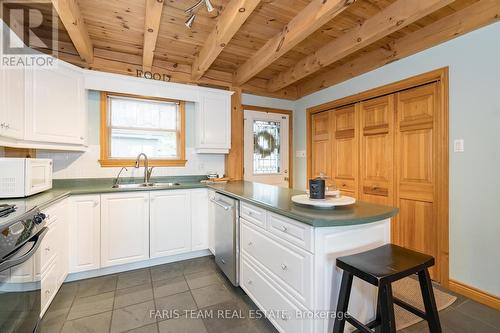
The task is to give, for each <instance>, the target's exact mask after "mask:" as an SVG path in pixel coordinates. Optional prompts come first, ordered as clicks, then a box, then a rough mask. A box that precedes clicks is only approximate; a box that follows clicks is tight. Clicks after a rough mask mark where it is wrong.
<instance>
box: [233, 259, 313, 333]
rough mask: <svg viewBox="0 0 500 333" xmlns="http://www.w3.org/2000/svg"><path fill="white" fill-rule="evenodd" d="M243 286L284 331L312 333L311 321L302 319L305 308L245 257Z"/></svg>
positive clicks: (272, 320) (242, 269)
mask: <svg viewBox="0 0 500 333" xmlns="http://www.w3.org/2000/svg"><path fill="white" fill-rule="evenodd" d="M241 286H242V288H243V289H244V290H245V292H246V293H247V294H248V296H250V298H251V299H252V300H253V301H254V302H255V304H257V306H258V307H259V308H260V309H261V310H263V311H266V313H268V319H269V321H271V323H272V324H273V325H274V326H275V327H276V328H277V329H278V331H280V332H282V333H285V332H286V333H310V332H312V327H311V321H310V320H305V319H300V318H298V316H297V313H299V312H302V311H303V310H302V309H300V308H299V307H298V306H296V305H295V304H294V303H292V301H290V300H289V299H288V298H287V297H285V296H284V295H283V294H282V293H281V292H280V291H279V290H278V289H277V288H276V287H275V286H274V285H273V284H272V283H271V282H270V281H269V278H267V277H266V276H265V275H264V274H263V273H262V271H260V270H259V269H258V268H256V267H255V266H254V265H252V264H251V263H250V262H249V261H248V260H246V259H245V257H243V258H242V261H241Z"/></svg>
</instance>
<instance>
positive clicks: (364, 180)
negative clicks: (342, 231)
mask: <svg viewBox="0 0 500 333" xmlns="http://www.w3.org/2000/svg"><path fill="white" fill-rule="evenodd" d="M359 109H360V118H361V126H360V130H361V135H360V141H361V142H360V175H359V199H360V200H363V201H368V202H373V203H378V204H381V205H387V206H392V205H394V182H393V178H394V176H393V175H394V167H393V166H394V144H393V141H394V95H387V96H382V97H378V98H374V99H371V100H368V101H364V102H361V103H360V108H359Z"/></svg>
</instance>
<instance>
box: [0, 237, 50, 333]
mask: <svg viewBox="0 0 500 333" xmlns="http://www.w3.org/2000/svg"><path fill="white" fill-rule="evenodd" d="M46 232H47V228H42V230H41V231H40V232H39V233H38V234H36V235H35V236H33V237H32V238H31V239H30V240H29V241H28V242H26V243H25V244H24V245H23V246H22V247H21V248H19V249H18V250H17V251H16V252H15V253H13V254H11V255H9V256H7V257H6V258H3V259H1V260H0V332H2V333H3V332H5V333H32V332H34V331H35V330H36V327H37V326H38V322H39V320H40V307H41V290H40V289H41V286H40V267H37V266H39V262H40V261H39V260H37V258H36V253H37V250H38V248H39V246H40V244H41V242H42V239H43V237H44V236H45V234H46Z"/></svg>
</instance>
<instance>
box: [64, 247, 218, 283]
mask: <svg viewBox="0 0 500 333" xmlns="http://www.w3.org/2000/svg"><path fill="white" fill-rule="evenodd" d="M209 255H212V253H211V252H210V251H209V250H201V251H195V252H189V253H183V254H177V255H174V256H169V257H163V258H153V259H148V260H143V261H137V262H133V263H129V264H124V265H117V266H111V267H103V268H99V269H94V270H91V271H85V272H77V273H70V274H68V276H67V277H66V280H64V282H71V281H78V280H83V279H89V278H94V277H98V276H103V275H108V274H115V273H120V272H126V271H131V270H134V269H140V268H145V267H151V266H156V265H162V264H168V263H170V262H176V261H182V260H188V259H193V258H199V257H206V256H209Z"/></svg>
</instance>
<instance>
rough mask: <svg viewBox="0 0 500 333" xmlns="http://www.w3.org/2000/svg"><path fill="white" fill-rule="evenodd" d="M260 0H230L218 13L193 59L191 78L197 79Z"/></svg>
mask: <svg viewBox="0 0 500 333" xmlns="http://www.w3.org/2000/svg"><path fill="white" fill-rule="evenodd" d="M259 3H260V0H232V1H231V2H229V4H228V5H227V6H226V8H225V9H224V11H223V12H222V14H221V15H220V17H219V19H218V20H217V23H216V24H215V27H214V29H213V30H212V32H210V35H208V38H207V40H206V41H205V43H204V44H203V47H202V48H201V50H200V52H199V54H198V55H197V56H196V58H195V59H194V63H193V72H192V73H191V78H192V79H193V80H198V79H199V78H201V77H202V76H203V74H204V73H205V72H206V71H207V70H208V68H209V67H210V66H211V65H212V63H213V62H214V61H215V59H217V57H218V56H219V54H220V53H221V52H222V50H223V49H224V48H225V47H226V45H227V44H228V43H229V42H230V41H231V39H232V38H233V36H234V35H235V34H236V32H238V30H239V29H240V27H241V26H242V25H243V23H245V21H246V20H247V18H248V17H249V16H250V14H252V12H253V11H254V10H255V8H257V5H258V4H259Z"/></svg>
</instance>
